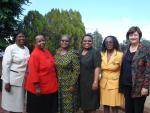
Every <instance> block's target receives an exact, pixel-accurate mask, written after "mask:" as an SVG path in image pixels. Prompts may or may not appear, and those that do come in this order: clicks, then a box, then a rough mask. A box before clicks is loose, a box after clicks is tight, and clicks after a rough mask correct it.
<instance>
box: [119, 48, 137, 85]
mask: <svg viewBox="0 0 150 113" xmlns="http://www.w3.org/2000/svg"><path fill="white" fill-rule="evenodd" d="M134 55H135V52H132V53H131V52H130V50H128V51H127V53H126V54H125V56H124V59H123V63H122V85H125V86H132V71H131V65H132V59H133V57H134Z"/></svg>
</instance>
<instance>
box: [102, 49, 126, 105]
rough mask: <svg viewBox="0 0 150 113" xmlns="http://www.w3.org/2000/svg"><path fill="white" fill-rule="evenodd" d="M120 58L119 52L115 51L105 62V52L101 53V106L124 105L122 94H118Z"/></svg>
mask: <svg viewBox="0 0 150 113" xmlns="http://www.w3.org/2000/svg"><path fill="white" fill-rule="evenodd" d="M122 56H123V54H122V53H121V52H119V51H116V50H115V51H114V52H113V54H112V56H111V58H110V60H109V62H107V52H101V57H102V63H101V75H102V77H101V80H100V103H101V105H108V106H122V105H123V104H124V97H123V94H121V93H119V92H118V88H119V76H120V68H121V62H122Z"/></svg>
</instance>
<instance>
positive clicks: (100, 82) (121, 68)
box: [2, 26, 150, 113]
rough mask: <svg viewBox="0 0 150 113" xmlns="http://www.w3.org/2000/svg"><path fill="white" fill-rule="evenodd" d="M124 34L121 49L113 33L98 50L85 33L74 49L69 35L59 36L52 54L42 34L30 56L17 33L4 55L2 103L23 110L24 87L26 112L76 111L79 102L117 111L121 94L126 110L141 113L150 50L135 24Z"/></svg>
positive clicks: (149, 82)
mask: <svg viewBox="0 0 150 113" xmlns="http://www.w3.org/2000/svg"><path fill="white" fill-rule="evenodd" d="M126 37H127V40H128V41H129V46H128V48H127V50H126V52H125V53H124V54H123V53H122V52H121V51H120V49H119V43H118V41H117V38H116V37H115V36H107V37H106V38H105V39H104V41H103V44H102V50H101V52H99V51H97V50H95V49H94V48H93V47H92V44H93V37H92V36H91V35H89V34H87V35H85V36H84V37H83V40H82V49H81V50H80V51H79V52H78V51H76V50H73V49H71V48H70V37H69V36H68V35H62V37H61V39H60V48H59V49H58V50H57V51H56V54H55V56H53V55H52V54H51V53H50V52H49V51H48V50H47V49H45V48H44V44H45V37H44V36H43V35H37V36H36V37H35V48H34V50H33V52H32V53H31V55H30V58H29V51H28V49H27V48H26V47H25V46H24V44H25V43H24V40H25V37H24V34H23V33H21V32H20V33H18V34H17V35H16V44H14V45H11V46H8V47H7V48H6V51H5V55H4V58H3V75H2V80H3V91H2V108H4V109H5V110H8V111H10V113H19V112H20V113H21V112H23V106H24V104H23V103H24V90H23V87H24V88H25V89H26V91H27V112H28V113H56V112H58V113H76V112H77V111H78V109H79V107H80V108H81V109H82V110H83V112H84V113H96V109H99V107H100V104H101V105H103V106H104V107H103V108H104V113H110V111H112V113H118V107H119V106H122V105H124V99H125V112H126V113H143V109H144V103H145V100H146V96H148V94H149V88H150V53H149V52H148V49H147V48H145V47H144V45H142V44H141V43H140V39H141V37H142V32H141V30H140V29H139V28H138V27H135V26H133V27H131V28H130V29H129V30H128V32H127V35H126ZM27 62H28V63H27ZM27 64H28V65H27ZM22 78H25V79H24V80H23V79H22ZM123 95H124V96H123ZM124 97H125V98H124ZM20 99H21V100H22V101H21V100H20ZM110 108H111V109H110Z"/></svg>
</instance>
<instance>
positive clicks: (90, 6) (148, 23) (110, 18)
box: [23, 0, 150, 42]
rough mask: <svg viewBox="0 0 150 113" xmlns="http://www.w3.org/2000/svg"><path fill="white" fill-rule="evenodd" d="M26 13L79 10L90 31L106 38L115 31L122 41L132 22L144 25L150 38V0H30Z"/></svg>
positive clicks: (26, 6)
mask: <svg viewBox="0 0 150 113" xmlns="http://www.w3.org/2000/svg"><path fill="white" fill-rule="evenodd" d="M30 2H31V3H30V4H28V5H24V6H23V8H24V11H23V15H27V13H28V11H30V10H37V11H39V12H40V13H41V14H43V15H45V14H46V13H48V12H49V11H51V9H53V8H59V9H60V10H69V9H72V10H76V11H79V12H80V14H81V16H82V21H83V23H84V26H85V30H86V33H92V32H94V31H95V30H98V32H99V33H100V34H101V35H102V36H103V38H105V37H106V36H108V35H114V36H116V37H117V39H118V40H119V42H122V41H123V40H125V39H126V37H125V35H126V32H127V31H128V29H129V28H130V27H131V26H138V27H140V29H141V31H142V33H143V38H144V39H148V40H150V13H149V11H150V0H30Z"/></svg>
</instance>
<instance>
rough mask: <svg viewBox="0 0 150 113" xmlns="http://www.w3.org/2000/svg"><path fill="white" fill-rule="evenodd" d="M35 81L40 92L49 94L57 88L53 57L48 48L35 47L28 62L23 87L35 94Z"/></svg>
mask: <svg viewBox="0 0 150 113" xmlns="http://www.w3.org/2000/svg"><path fill="white" fill-rule="evenodd" d="M37 82H38V83H39V86H40V88H41V94H50V93H54V92H56V91H57V90H58V82H57V77H56V70H55V64H54V57H53V56H52V55H51V53H50V52H49V51H48V50H41V49H38V48H35V49H34V50H33V52H32V53H31V56H30V58H29V62H28V74H27V77H26V80H25V89H26V90H27V91H29V92H31V93H34V94H35V87H34V83H37Z"/></svg>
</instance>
